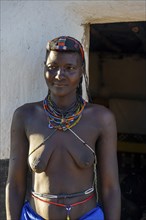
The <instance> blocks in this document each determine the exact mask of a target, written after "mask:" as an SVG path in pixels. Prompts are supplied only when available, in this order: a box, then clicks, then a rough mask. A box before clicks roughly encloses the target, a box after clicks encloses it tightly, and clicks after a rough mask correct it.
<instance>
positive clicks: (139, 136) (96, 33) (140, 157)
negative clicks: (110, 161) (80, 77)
mask: <svg viewBox="0 0 146 220" xmlns="http://www.w3.org/2000/svg"><path fill="white" fill-rule="evenodd" d="M89 87H90V91H91V97H92V100H93V102H94V103H97V104H102V105H105V106H106V107H107V108H109V109H111V110H112V111H113V113H114V115H115V117H116V121H117V132H118V143H117V146H118V163H119V176H120V183H121V190H122V198H123V199H122V220H140V219H141V218H142V216H143V215H144V213H146V190H145V185H146V172H145V171H146V22H143V21H141V22H124V23H108V24H93V25H90V51H89ZM129 192H130V193H129Z"/></svg>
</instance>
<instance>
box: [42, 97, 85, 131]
mask: <svg viewBox="0 0 146 220" xmlns="http://www.w3.org/2000/svg"><path fill="white" fill-rule="evenodd" d="M85 105H86V101H85V100H84V99H83V98H82V97H81V96H78V97H77V99H76V101H75V102H74V103H73V104H72V105H71V106H70V107H68V108H67V109H65V110H62V109H60V108H58V106H57V105H56V104H55V103H54V102H53V101H52V100H51V97H50V95H48V96H47V97H46V98H45V99H44V102H43V107H44V110H45V112H46V114H47V118H48V127H49V128H56V129H57V130H62V131H66V130H67V129H69V128H72V127H73V126H75V125H76V124H77V123H78V122H79V121H80V119H81V116H82V112H83V110H84V108H85Z"/></svg>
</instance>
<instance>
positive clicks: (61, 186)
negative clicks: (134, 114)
mask: <svg viewBox="0 0 146 220" xmlns="http://www.w3.org/2000/svg"><path fill="white" fill-rule="evenodd" d="M46 65H47V67H46V68H45V80H46V83H47V85H48V86H49V88H50V93H51V98H52V100H53V101H54V102H55V103H56V105H57V106H58V107H59V108H62V109H66V108H67V107H68V106H70V105H71V104H72V103H73V102H74V101H75V99H76V88H77V86H78V84H79V81H80V79H81V77H82V74H83V72H84V66H83V65H82V62H81V59H80V56H79V54H78V53H73V52H65V53H61V52H56V51H51V52H50V54H49V55H48V58H47V60H46ZM53 130H54V129H50V128H48V121H47V117H46V114H45V112H44V109H43V102H37V103H31V104H26V105H23V106H21V107H20V108H18V109H17V110H16V112H15V113H14V116H13V121H12V127H11V153H10V164H9V174H8V180H7V186H6V213H7V219H9V220H14V219H16V220H18V219H19V218H20V213H21V209H22V206H23V203H24V199H25V193H26V175H27V172H28V161H29V166H30V167H31V172H32V186H31V188H32V189H33V190H34V191H36V192H39V193H50V194H62V193H65V194H70V193H75V192H80V191H84V190H86V189H88V188H90V187H91V186H92V184H93V164H94V155H93V153H92V152H91V151H90V150H89V149H88V148H87V147H85V146H84V145H83V144H82V142H81V141H79V140H78V139H77V138H76V137H75V136H74V135H73V134H72V133H71V132H70V131H69V130H67V131H65V132H64V131H59V130H57V131H56V132H55V133H54V134H53V135H52V137H51V138H50V139H49V140H48V141H47V142H46V143H45V144H44V145H42V146H41V147H40V148H38V149H37V150H35V151H34V152H33V153H32V154H31V155H30V156H29V157H28V155H29V154H30V153H31V152H32V151H33V150H34V149H35V148H36V147H37V146H38V145H39V144H40V143H42V142H43V140H44V139H45V137H47V136H48V135H49V134H51V133H52V132H53ZM72 130H73V131H74V132H76V134H77V135H78V136H79V137H81V138H82V139H83V140H84V141H85V142H86V143H87V144H88V145H89V146H90V147H91V148H92V149H93V150H94V151H96V154H97V159H98V169H99V173H98V175H99V178H100V182H101V195H102V203H103V208H104V213H105V220H120V188H119V181H118V170H117V156H116V142H117V139H116V136H117V135H116V123H115V119H114V116H113V114H112V113H111V112H110V111H109V110H108V109H106V108H105V107H103V106H100V105H95V104H90V103H88V104H87V105H86V107H85V109H84V111H83V114H82V117H81V120H80V121H79V123H78V124H76V125H75V126H74V127H73V128H72ZM96 141H97V143H98V144H97V149H96ZM87 197H88V195H84V196H83V197H81V198H78V197H75V198H68V199H51V200H50V201H53V202H57V203H64V204H73V203H76V202H78V201H80V200H83V199H85V198H87ZM29 201H30V204H31V206H32V208H33V209H34V210H35V212H37V213H38V214H39V215H40V216H42V217H43V218H44V219H47V220H64V219H65V218H66V210H65V208H63V207H57V206H54V205H48V204H46V203H44V202H41V201H39V200H38V199H35V198H32V197H30V198H29ZM95 207H96V198H95V197H93V198H92V199H91V200H89V201H88V202H86V203H83V204H81V205H78V206H75V207H74V208H72V210H71V212H70V217H71V219H74V220H75V219H79V217H81V216H83V215H84V214H85V213H87V212H88V211H90V210H91V209H93V208H95Z"/></svg>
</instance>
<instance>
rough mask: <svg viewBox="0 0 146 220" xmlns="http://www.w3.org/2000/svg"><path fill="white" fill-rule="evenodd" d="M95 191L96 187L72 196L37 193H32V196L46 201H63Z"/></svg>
mask: <svg viewBox="0 0 146 220" xmlns="http://www.w3.org/2000/svg"><path fill="white" fill-rule="evenodd" d="M93 191H94V187H91V188H89V189H87V190H85V191H83V192H77V193H72V194H58V195H55V194H47V193H38V192H35V191H31V193H32V195H34V196H37V197H42V198H46V199H63V198H73V197H78V196H83V195H88V194H90V193H92V192H93Z"/></svg>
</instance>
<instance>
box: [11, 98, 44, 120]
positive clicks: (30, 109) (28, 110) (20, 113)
mask: <svg viewBox="0 0 146 220" xmlns="http://www.w3.org/2000/svg"><path fill="white" fill-rule="evenodd" d="M41 108H42V101H40V102H33V103H26V104H24V105H22V106H20V107H18V108H17V109H16V110H15V111H14V117H16V118H20V119H25V118H27V117H29V116H30V115H32V114H34V113H35V112H37V111H39V110H40V109H41Z"/></svg>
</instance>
